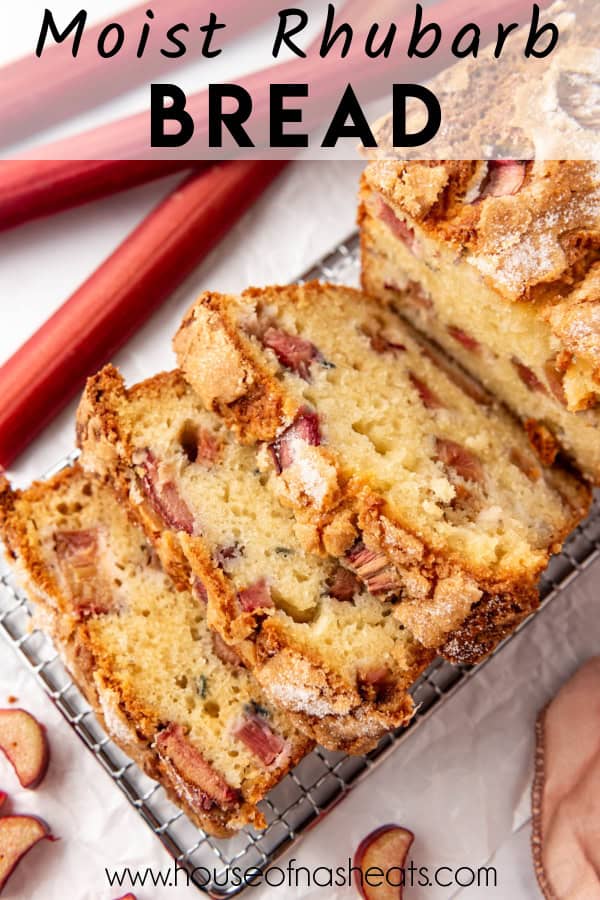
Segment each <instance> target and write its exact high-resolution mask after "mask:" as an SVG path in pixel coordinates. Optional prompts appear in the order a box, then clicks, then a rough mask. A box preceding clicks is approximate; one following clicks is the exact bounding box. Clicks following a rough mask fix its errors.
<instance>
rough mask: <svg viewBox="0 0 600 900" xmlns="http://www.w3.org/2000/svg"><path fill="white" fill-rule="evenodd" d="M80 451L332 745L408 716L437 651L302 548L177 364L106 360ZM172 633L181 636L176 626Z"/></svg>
mask: <svg viewBox="0 0 600 900" xmlns="http://www.w3.org/2000/svg"><path fill="white" fill-rule="evenodd" d="M78 433H79V442H80V445H81V447H82V449H83V455H82V463H83V465H84V466H86V467H87V468H88V469H91V470H93V471H95V472H96V473H98V474H99V475H100V476H102V477H104V478H107V479H109V480H111V481H113V482H114V483H116V484H117V485H118V487H119V490H120V491H121V492H122V494H123V496H124V497H127V498H128V500H129V502H130V504H131V507H132V509H133V510H134V512H135V513H136V515H137V516H138V518H139V519H140V521H142V522H143V524H144V526H145V528H146V531H147V533H148V534H149V535H150V536H151V538H152V540H153V541H154V544H155V546H156V548H157V551H158V553H159V555H160V557H161V559H162V560H163V564H164V565H165V567H166V568H167V570H168V571H169V573H170V574H171V575H172V577H173V579H174V580H175V581H176V582H177V584H179V585H180V586H181V587H182V588H184V589H187V588H188V586H189V584H190V578H191V579H192V583H193V585H194V590H195V593H196V595H197V597H198V602H199V603H202V602H205V601H207V602H208V621H209V624H210V626H211V627H213V628H215V629H216V630H218V632H219V634H220V635H221V637H222V638H223V640H224V641H226V642H227V643H228V644H229V645H230V646H233V647H235V650H236V652H237V653H238V654H239V655H240V656H241V657H242V659H243V660H244V662H245V664H246V665H247V666H248V667H249V669H250V670H251V671H252V672H253V673H254V675H255V677H256V679H257V681H258V682H259V684H260V685H261V687H262V689H263V690H264V692H265V694H266V695H267V696H268V698H269V700H270V701H271V702H272V703H276V704H277V705H278V706H279V707H280V708H282V709H284V710H285V711H286V712H287V713H288V714H289V715H291V717H292V718H293V720H294V721H295V722H296V724H297V725H298V727H299V728H301V729H303V730H304V731H305V732H306V733H307V734H308V735H310V736H312V737H314V738H315V739H317V740H318V741H320V743H322V744H324V745H325V746H327V747H329V748H332V749H340V750H346V751H349V752H359V751H362V750H366V749H368V748H371V747H372V746H373V745H374V744H375V743H376V742H377V741H378V740H379V738H381V736H382V735H383V734H384V732H385V731H387V730H389V729H390V728H393V727H395V726H397V725H400V724H402V723H404V722H405V721H407V719H408V718H409V717H410V715H411V713H412V711H413V704H412V700H411V698H410V696H409V695H408V693H407V691H408V688H409V687H410V685H411V684H412V682H413V681H414V679H415V678H416V677H417V675H418V674H419V673H420V672H421V671H422V670H423V668H424V667H425V666H426V665H427V664H428V663H429V662H430V661H431V659H432V657H433V654H432V653H431V651H430V650H425V649H424V648H423V647H421V646H420V645H419V644H418V643H417V642H416V641H415V640H414V639H413V638H412V636H411V635H410V633H409V631H407V630H406V629H402V628H400V627H399V626H398V623H397V622H396V621H395V619H394V617H393V615H392V612H393V607H392V604H391V602H388V603H381V602H380V601H379V600H378V599H376V598H374V597H372V596H370V595H369V594H368V593H367V592H366V591H365V590H364V589H363V588H362V587H361V585H360V583H359V582H358V580H357V579H356V578H355V577H354V576H353V575H352V573H351V572H350V571H348V570H346V569H342V568H340V566H339V565H338V563H337V561H335V560H334V559H331V558H321V557H316V556H314V555H312V554H310V553H305V552H304V551H303V550H302V547H301V546H300V543H299V541H298V539H297V537H296V533H295V528H294V518H293V515H292V513H291V511H290V510H288V509H286V508H284V507H283V506H282V505H281V504H280V503H279V502H278V500H277V498H276V496H274V493H273V491H272V489H271V488H272V482H273V481H274V480H275V479H274V476H273V474H272V472H270V470H269V469H267V470H266V471H265V472H261V470H260V468H259V466H258V463H257V459H256V453H255V451H254V449H253V448H251V447H242V446H240V445H238V444H237V443H236V442H235V441H234V440H233V437H232V435H231V433H230V432H229V431H228V430H227V429H226V428H225V426H224V425H223V423H222V422H221V421H220V420H219V419H218V418H217V417H216V416H215V415H213V414H212V413H208V412H206V411H205V410H203V409H202V408H201V405H200V402H199V400H198V398H197V397H196V396H195V395H194V393H193V391H192V390H191V388H190V387H188V385H187V384H186V382H185V381H184V379H183V376H182V375H181V374H180V373H179V372H171V373H165V374H162V375H159V376H156V377H155V378H151V379H150V380H149V381H145V382H142V383H141V384H138V385H136V386H134V387H132V388H131V389H130V390H126V389H125V386H124V384H123V380H122V378H121V377H120V375H119V373H118V372H117V371H116V370H115V369H114V368H112V367H107V368H105V369H104V370H103V371H102V372H101V373H99V375H97V376H95V377H94V378H91V379H90V380H89V382H88V385H87V388H86V391H85V393H84V397H83V400H82V402H81V405H80V408H79V413H78ZM174 639H175V638H174Z"/></svg>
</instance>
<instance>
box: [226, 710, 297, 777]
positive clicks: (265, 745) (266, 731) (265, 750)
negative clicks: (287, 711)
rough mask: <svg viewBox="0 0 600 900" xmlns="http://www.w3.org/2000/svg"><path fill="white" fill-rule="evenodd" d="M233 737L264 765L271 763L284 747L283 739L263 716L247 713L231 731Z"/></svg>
mask: <svg viewBox="0 0 600 900" xmlns="http://www.w3.org/2000/svg"><path fill="white" fill-rule="evenodd" d="M233 734H234V737H236V738H237V739H238V740H239V741H241V742H242V743H243V744H245V745H246V747H248V749H249V750H250V751H251V752H252V753H254V755H255V756H257V757H258V758H259V759H260V760H261V762H263V763H264V765H265V766H270V765H272V764H273V763H274V762H275V760H276V759H277V757H278V756H280V754H281V753H282V752H283V750H284V749H285V741H284V739H283V738H282V737H281V735H279V734H276V733H275V732H274V731H273V730H272V728H271V726H270V725H269V724H268V722H266V721H265V719H264V716H260V715H258V714H257V713H248V714H246V715H245V716H244V719H243V721H242V723H241V724H240V725H239V726H238V727H237V728H236V729H235V731H234V732H233Z"/></svg>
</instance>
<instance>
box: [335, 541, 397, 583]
mask: <svg viewBox="0 0 600 900" xmlns="http://www.w3.org/2000/svg"><path fill="white" fill-rule="evenodd" d="M346 564H347V565H348V566H349V567H350V568H351V569H352V571H353V572H355V573H356V575H358V577H359V578H360V579H361V581H363V582H364V584H365V585H366V586H367V588H368V590H369V591H370V592H371V593H372V594H380V593H383V592H388V591H393V590H396V589H397V588H398V587H400V581H399V579H398V576H397V575H396V573H395V571H394V568H393V566H392V565H391V564H390V561H389V560H388V558H387V557H386V555H385V553H383V552H381V551H378V552H376V551H374V550H369V549H368V547H365V545H364V543H363V542H362V541H361V540H359V541H357V542H356V543H355V544H354V546H353V547H351V549H350V550H349V551H348V553H347V554H346Z"/></svg>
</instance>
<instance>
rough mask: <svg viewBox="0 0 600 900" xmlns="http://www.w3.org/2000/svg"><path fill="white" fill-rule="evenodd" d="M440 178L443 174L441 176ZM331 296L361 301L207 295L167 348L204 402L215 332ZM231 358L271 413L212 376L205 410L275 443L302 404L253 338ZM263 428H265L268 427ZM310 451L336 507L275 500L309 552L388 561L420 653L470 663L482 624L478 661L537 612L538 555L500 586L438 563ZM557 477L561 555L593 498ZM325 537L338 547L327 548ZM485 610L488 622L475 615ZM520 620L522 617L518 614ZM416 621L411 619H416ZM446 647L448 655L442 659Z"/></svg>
mask: <svg viewBox="0 0 600 900" xmlns="http://www.w3.org/2000/svg"><path fill="white" fill-rule="evenodd" d="M469 166H470V164H467V163H465V164H464V166H463V164H459V163H456V164H452V167H451V171H452V172H457V173H458V174H457V175H456V177H464V175H463V176H461V175H460V173H461V172H463V171H466V169H465V167H467V168H468V167H469ZM423 168H427V169H428V171H431V170H432V169H435V168H436V166H435V165H434V164H432V165H431V166H427V167H425V166H423ZM437 168H439V167H437ZM411 171H412V170H411ZM443 171H444V172H446V170H445V169H444V170H443ZM438 174H439V173H438ZM413 193H414V191H413ZM435 196H437V193H436V194H435ZM433 200H434V193H433V192H432V193H431V195H430V196H428V201H427V202H429V203H431V204H432V203H433ZM420 203H421V205H422V206H423V207H424V205H425V203H426V201H425V199H424V196H422V197H421V200H420ZM328 290H335V291H336V292H337V293H338V294H341V295H343V296H345V295H348V297H349V298H351V299H355V298H356V297H357V296H358V294H357V292H356V291H354V290H353V289H351V288H341V287H339V286H331V285H327V284H321V283H308V284H307V285H304V286H301V287H298V286H289V287H279V286H277V287H270V288H265V289H249V290H248V291H246V292H244V294H242V296H241V297H240V298H232V297H228V296H219V295H217V294H210V295H208V299H207V296H206V295H205V296H203V297H202V298H200V300H199V301H198V303H197V305H196V306H195V307H192V309H191V310H190V312H188V314H187V317H186V322H185V329H184V336H183V338H182V336H181V333H179V334H178V335H177V336H176V337H175V341H174V346H175V350H176V352H177V353H178V357H179V362H180V364H181V365H182V367H183V368H184V371H185V375H186V378H187V379H188V381H189V382H190V384H191V385H192V387H193V388H194V390H195V391H196V392H197V393H198V395H199V396H200V397H201V398H203V397H204V399H206V393H205V392H204V389H203V380H204V375H203V373H204V367H203V365H201V363H200V361H201V360H204V359H205V354H206V353H209V352H210V346H211V344H212V343H213V342H217V343H222V337H220V336H218V335H219V333H220V332H226V333H227V334H229V333H230V332H231V329H232V327H233V326H232V323H233V322H234V316H233V314H232V312H231V309H232V308H234V309H236V310H239V309H240V308H244V306H245V304H246V303H250V304H251V305H252V306H254V305H255V304H256V303H259V304H261V305H262V306H264V307H267V308H268V306H269V303H270V302H274V300H275V299H277V300H278V301H279V300H281V299H284V300H285V301H286V302H287V303H289V304H290V305H291V306H293V307H294V308H295V309H298V310H301V309H302V306H303V304H304V303H310V302H311V301H310V299H306V295H307V294H310V293H313V294H314V292H315V291H318V292H322V293H323V295H325V294H326V292H327V291H328ZM207 302H209V304H210V310H211V315H210V322H208V323H207V321H206V320H205V317H204V312H203V310H204V309H205V307H206V303H207ZM195 309H198V310H199V313H198V314H199V315H200V316H201V318H202V327H201V328H200V329H198V330H197V329H196V327H195V316H196V313H195V312H194V310H195ZM182 342H183V343H182ZM236 354H237V358H238V359H239V360H241V366H242V369H243V371H244V373H245V380H244V381H240V382H239V385H240V390H242V387H241V385H242V384H243V383H245V381H247V382H248V383H250V384H254V383H257V382H259V383H262V384H265V385H267V391H270V390H271V385H273V397H274V400H273V405H272V408H271V409H270V410H269V411H268V412H267V413H266V414H265V409H264V405H265V399H267V400H268V396H269V394H268V393H267V394H266V397H265V395H264V394H263V396H262V397H261V403H260V406H259V407H258V408H257V409H256V410H253V408H252V397H251V395H246V396H244V395H239V394H238V396H237V397H236V400H235V403H233V404H231V405H228V404H227V402H226V399H225V396H224V397H220V395H219V393H218V379H217V378H215V376H214V373H212V375H211V397H210V401H211V405H212V408H213V409H217V410H218V411H219V413H220V414H221V415H223V417H224V418H225V419H226V421H227V423H228V424H231V423H232V421H233V423H234V424H233V426H232V427H235V429H236V432H237V434H238V435H239V437H240V439H241V440H242V441H245V442H255V441H273V440H274V439H275V438H276V436H277V435H278V434H280V433H281V431H282V430H283V429H285V428H286V427H287V426H288V425H289V423H290V422H291V421H293V419H294V418H295V416H296V415H297V414H298V412H299V410H300V408H301V401H300V399H298V398H296V397H294V396H293V395H292V394H288V396H287V397H286V398H285V399H284V400H282V399H281V392H282V388H281V382H280V381H277V380H276V379H275V378H274V376H273V374H272V373H271V371H270V370H269V369H268V368H267V364H266V363H265V361H264V359H262V360H261V359H260V358H258V356H257V353H256V350H255V349H254V347H253V345H252V342H251V340H250V338H249V337H245V336H244V335H243V334H242V333H241V331H240V328H239V327H238V329H237V335H236ZM241 400H244V401H245V405H244V416H243V418H242V419H240V418H238V416H237V415H236V408H235V407H236V404H238V403H240V402H241ZM282 406H283V407H284V408H285V415H284V416H282V414H281V409H282ZM267 422H268V423H269V427H266V423H267ZM310 449H311V451H313V452H314V454H315V456H316V455H318V454H321V455H322V456H323V459H324V460H325V461H326V463H327V464H328V466H330V467H331V466H333V474H332V479H331V480H332V482H333V483H334V484H335V485H336V487H337V491H336V492H331V491H329V487H327V490H325V488H323V490H322V492H321V493H322V494H324V495H326V496H328V497H333V501H332V502H331V503H329V504H327V503H326V504H324V505H323V506H322V507H318V508H316V507H315V504H314V503H311V502H310V498H309V497H306V495H300V494H299V493H298V492H295V491H294V485H293V484H292V485H291V486H290V485H286V484H285V480H284V478H282V479H281V481H282V483H283V484H284V487H285V488H287V490H285V491H284V492H283V493H282V499H283V501H284V502H287V503H289V504H290V505H292V506H293V507H294V510H295V514H296V516H297V518H298V520H299V523H300V526H301V535H302V540H303V542H304V543H305V545H307V546H308V547H309V548H310V549H311V550H313V551H316V550H320V551H321V552H323V551H326V552H335V553H336V554H338V555H342V554H343V553H344V552H345V551H346V550H348V548H349V546H350V545H351V544H352V543H353V541H354V540H355V539H356V535H357V534H358V535H360V536H361V538H362V540H363V541H364V543H365V545H366V547H367V548H368V549H370V550H372V551H374V552H382V553H385V554H386V556H387V557H388V558H389V560H390V562H391V564H392V565H393V567H394V572H395V576H396V580H397V582H398V585H399V586H400V590H401V593H400V596H401V602H400V604H399V605H398V608H397V614H398V618H399V619H400V621H403V622H405V624H406V625H407V627H409V628H410V629H411V630H412V631H413V633H414V634H415V637H416V638H417V640H419V641H421V642H422V643H423V644H424V645H425V646H428V647H433V648H436V649H438V650H440V651H441V652H451V655H452V656H453V658H458V657H459V656H460V650H459V644H460V642H461V641H462V640H464V642H465V650H464V653H465V656H466V655H469V657H473V653H474V650H473V647H475V646H476V645H477V642H476V641H475V640H474V634H475V631H476V630H477V628H478V627H479V626H480V625H481V624H482V623H483V622H485V623H486V628H488V631H489V635H490V638H489V640H487V639H485V638H484V637H483V636H481V638H480V640H479V646H480V648H481V654H482V655H485V653H487V652H489V650H490V649H492V646H493V644H494V642H495V641H497V640H498V639H499V637H500V636H501V635H504V634H505V633H506V632H507V630H508V628H509V626H508V624H507V623H508V622H509V621H514V622H517V621H519V620H520V618H522V617H523V615H526V614H527V612H529V611H531V609H533V608H534V606H535V604H536V597H537V591H536V580H537V577H538V575H539V574H540V572H541V570H542V569H543V567H544V565H545V562H546V561H547V557H545V558H544V556H543V554H540V559H539V565H538V566H537V567H536V568H535V570H533V569H530V570H528V571H524V570H518V571H517V570H515V571H514V572H508V573H505V574H503V575H502V577H501V578H498V577H497V576H494V575H493V574H491V573H490V571H489V569H488V568H487V567H483V566H478V565H476V564H471V563H467V562H466V561H465V560H464V559H463V558H462V557H461V555H460V554H459V553H452V554H451V553H445V552H444V551H443V550H440V549H439V548H436V549H435V550H434V549H433V547H431V546H428V545H427V542H426V541H425V540H424V538H423V536H422V535H419V534H416V533H415V529H414V526H413V525H412V523H410V522H408V521H400V520H397V521H394V522H392V521H390V519H389V518H388V516H387V515H386V512H385V502H384V500H383V498H382V497H380V496H378V495H377V494H376V493H374V492H373V491H372V490H371V489H370V488H369V487H368V486H367V485H365V484H363V483H361V481H360V479H358V478H350V479H348V477H347V475H346V473H345V472H344V471H343V468H342V466H341V464H340V462H339V461H338V460H337V458H336V455H335V454H334V453H333V452H332V451H331V450H330V449H329V448H327V447H324V446H319V447H314V448H313V447H311V448H310ZM284 476H285V473H284ZM557 477H558V478H559V479H561V478H563V479H564V482H565V490H566V492H567V493H568V494H569V497H570V501H569V509H568V510H567V511H566V515H565V520H564V523H563V527H562V530H561V533H560V534H559V535H557V536H556V544H557V545H558V544H559V542H560V541H561V540H562V539H563V538H564V537H566V535H567V534H568V533H569V532H570V530H571V529H572V528H573V527H574V526H575V524H577V522H578V521H579V520H580V519H581V517H582V516H583V515H585V513H586V511H587V509H588V508H589V503H590V492H589V490H588V489H587V488H586V487H585V486H584V485H583V484H581V483H580V482H579V481H576V480H574V479H572V478H569V476H567V475H564V476H562V475H558V476H557ZM290 487H291V490H290V489H289V488H290ZM338 498H339V499H338ZM332 535H333V536H334V537H335V540H331V536H332ZM442 596H444V597H445V600H446V603H444V604H442V603H441V601H440V598H441V597H442ZM465 597H468V598H470V600H469V603H468V604H465V602H464V599H465ZM412 601H417V602H412ZM477 603H479V607H477V605H476V604H477ZM436 605H437V607H438V609H441V608H444V609H446V610H447V611H448V610H450V609H451V608H452V610H453V612H452V613H450V612H448V614H447V615H446V616H445V617H442V616H438V617H437V618H436V617H435V616H434V615H433V614H432V612H433V609H434V608H435V607H436ZM471 609H472V612H470V610H471ZM484 609H485V610H486V613H485V616H483V613H482V611H483V610H484ZM456 610H462V617H463V621H462V622H457V619H456V615H455V613H456ZM521 610H525V612H524V613H523V614H521ZM416 613H418V614H417V615H415V614H416ZM465 617H466V618H465ZM492 620H497V623H498V624H497V627H495V626H493V625H492ZM467 644H468V647H467ZM448 647H452V648H453V649H452V650H451V651H447V648H448Z"/></svg>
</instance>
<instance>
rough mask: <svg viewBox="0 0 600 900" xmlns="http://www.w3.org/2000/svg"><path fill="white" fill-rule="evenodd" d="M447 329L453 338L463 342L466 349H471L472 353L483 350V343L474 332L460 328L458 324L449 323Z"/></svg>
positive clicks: (460, 342)
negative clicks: (475, 336)
mask: <svg viewBox="0 0 600 900" xmlns="http://www.w3.org/2000/svg"><path fill="white" fill-rule="evenodd" d="M446 331H447V332H448V334H449V335H450V337H451V338H454V340H455V341H456V342H457V343H459V344H461V345H462V346H463V347H464V348H465V350H469V351H470V352H471V353H479V351H480V350H481V344H480V343H479V341H478V340H476V339H475V338H474V337H473V335H472V334H469V332H468V331H465V330H464V329H463V328H458V326H457V325H448V327H447V328H446Z"/></svg>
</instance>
